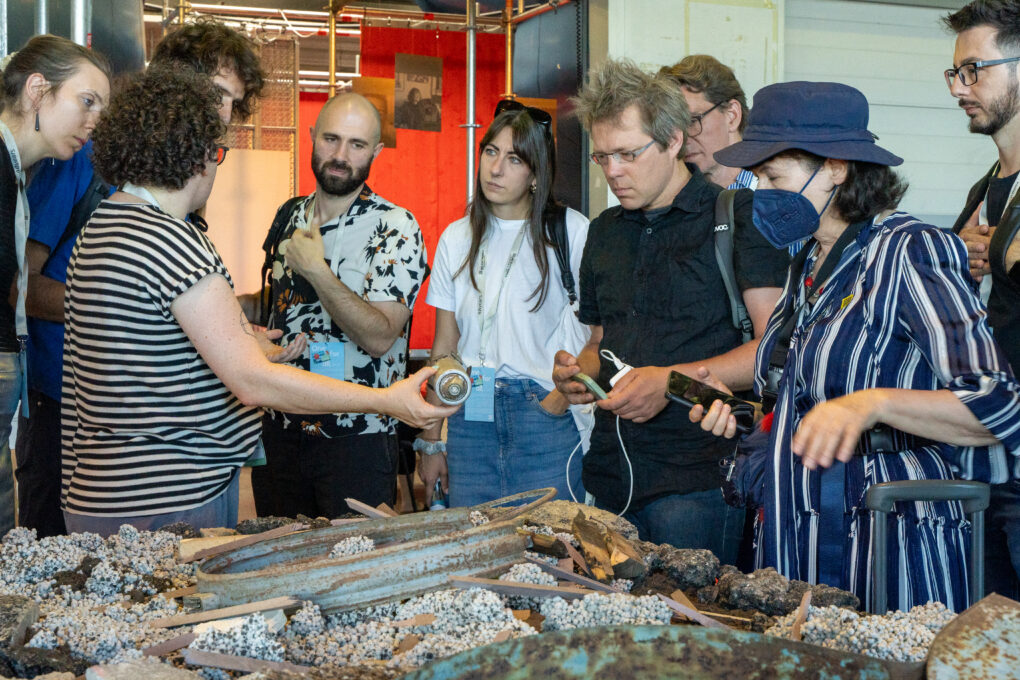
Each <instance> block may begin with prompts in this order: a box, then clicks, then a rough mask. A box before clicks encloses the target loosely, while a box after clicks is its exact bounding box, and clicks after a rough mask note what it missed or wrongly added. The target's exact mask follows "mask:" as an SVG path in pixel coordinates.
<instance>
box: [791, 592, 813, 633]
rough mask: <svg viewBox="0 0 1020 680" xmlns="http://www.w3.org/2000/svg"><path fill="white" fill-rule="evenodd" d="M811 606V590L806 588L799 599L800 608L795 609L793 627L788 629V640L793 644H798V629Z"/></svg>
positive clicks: (805, 619) (805, 618)
mask: <svg viewBox="0 0 1020 680" xmlns="http://www.w3.org/2000/svg"><path fill="white" fill-rule="evenodd" d="M810 606H811V589H810V588H808V589H807V590H805V591H804V596H803V597H801V598H800V606H798V607H797V615H796V616H795V617H793V626H792V627H791V628H790V639H791V640H793V641H794V642H800V640H801V635H800V627H801V626H803V625H804V622H805V621H807V615H808V608H809V607H810Z"/></svg>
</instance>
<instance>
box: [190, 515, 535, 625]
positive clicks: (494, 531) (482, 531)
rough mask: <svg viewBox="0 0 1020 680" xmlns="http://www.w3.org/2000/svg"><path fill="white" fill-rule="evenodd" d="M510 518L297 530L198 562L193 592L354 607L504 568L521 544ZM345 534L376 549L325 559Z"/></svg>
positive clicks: (230, 600) (223, 600) (225, 600)
mask: <svg viewBox="0 0 1020 680" xmlns="http://www.w3.org/2000/svg"><path fill="white" fill-rule="evenodd" d="M518 524H519V522H490V523H488V524H483V525H481V526H479V527H473V526H471V522H470V521H469V519H468V510H449V511H445V512H433V513H417V514H414V515H405V516H401V517H394V518H383V519H376V520H367V521H364V522H358V523H357V524H354V525H346V526H337V527H326V528H323V529H314V530H311V531H303V532H300V533H297V534H291V535H289V536H282V537H279V538H275V539H270V540H267V541H262V542H260V543H257V544H255V545H251V546H247V547H244V548H239V549H238V550H234V551H231V552H229V553H224V554H222V555H218V556H216V557H212V558H210V559H208V560H206V561H204V562H202V563H201V564H199V566H198V569H197V573H196V576H197V579H198V591H199V592H201V593H214V594H216V595H217V596H219V601H220V604H221V605H223V606H229V605H233V604H242V603H246V602H254V601H257V600H264V599H268V598H271V597H278V596H283V595H293V596H295V597H297V598H300V599H304V600H312V601H313V602H315V603H316V604H318V605H319V606H320V607H321V608H322V610H323V612H324V613H336V612H340V611H345V610H349V609H360V608H363V607H369V606H372V605H375V604H381V603H384V602H392V601H397V600H401V599H405V598H408V597H413V596H415V595H420V594H421V593H424V592H426V591H428V590H433V589H436V588H440V587H445V586H446V581H447V579H448V578H449V576H451V575H469V574H493V573H497V572H500V571H504V570H506V569H507V568H509V567H510V565H511V564H514V563H515V562H519V561H521V560H522V559H523V558H524V550H525V548H526V547H527V542H526V539H525V538H524V537H522V536H519V535H517V533H516V527H517V526H518ZM348 536H368V537H369V538H372V539H373V540H374V541H375V542H376V546H377V548H376V549H375V550H373V551H371V552H368V553H362V554H359V555H352V556H350V557H345V558H342V559H329V558H328V557H327V556H328V554H329V551H330V549H331V548H332V547H333V545H334V544H335V543H337V542H339V541H340V540H342V539H344V538H347V537H348Z"/></svg>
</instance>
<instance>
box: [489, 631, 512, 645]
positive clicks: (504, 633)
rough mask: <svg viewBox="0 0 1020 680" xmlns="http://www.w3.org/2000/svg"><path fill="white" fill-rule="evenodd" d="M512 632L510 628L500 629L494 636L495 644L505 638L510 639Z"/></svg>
mask: <svg viewBox="0 0 1020 680" xmlns="http://www.w3.org/2000/svg"><path fill="white" fill-rule="evenodd" d="M510 633H511V631H509V630H501V631H499V632H498V633H496V634H495V635H493V636H492V642H493V644H495V643H497V642H503V641H504V640H509V639H510Z"/></svg>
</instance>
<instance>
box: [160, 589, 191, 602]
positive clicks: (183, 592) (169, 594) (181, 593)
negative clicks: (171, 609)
mask: <svg viewBox="0 0 1020 680" xmlns="http://www.w3.org/2000/svg"><path fill="white" fill-rule="evenodd" d="M197 592H198V586H188V587H187V588H178V589H176V590H168V591H166V592H165V593H163V597H165V598H166V599H168V600H176V599H177V598H178V597H187V596H188V595H194V594H195V593H197Z"/></svg>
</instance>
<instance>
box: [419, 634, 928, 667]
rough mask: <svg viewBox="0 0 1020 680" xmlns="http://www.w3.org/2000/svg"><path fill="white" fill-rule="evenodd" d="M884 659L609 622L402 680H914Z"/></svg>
mask: <svg viewBox="0 0 1020 680" xmlns="http://www.w3.org/2000/svg"><path fill="white" fill-rule="evenodd" d="M922 669H923V664H911V665H906V664H890V663H886V662H882V661H879V660H877V659H870V658H868V657H865V656H860V655H857V654H847V653H843V652H838V651H835V650H831V649H826V648H824V647H818V646H815V645H809V644H806V643H800V642H791V641H789V640H782V639H779V638H774V637H766V636H764V635H759V634H757V633H746V632H742V631H734V630H718V629H714V628H694V627H691V626H611V627H605V628H582V629H577V630H569V631H560V632H555V633H545V634H543V635H533V636H529V637H524V638H518V639H514V640H508V641H506V642H500V643H497V644H493V645H487V646H485V647H479V648H477V649H473V650H469V651H467V652H463V653H461V654H458V655H456V656H453V657H450V658H447V659H442V660H439V661H434V662H432V663H431V664H429V665H427V666H425V667H423V668H421V669H420V670H418V671H415V672H414V673H410V674H408V675H406V676H404V678H405V679H406V680H455V679H456V680H483V679H484V680H528V679H531V678H540V677H550V678H553V677H554V678H596V677H600V678H613V679H614V680H627V679H629V678H719V679H724V678H725V679H726V680H729V679H730V678H740V679H741V680H766V679H768V680H773V679H786V680H800V679H804V680H808V679H810V680H817V679H818V678H826V679H828V680H837V679H840V678H842V679H845V680H851V679H852V680H920V678H923V677H924V676H923V670H922Z"/></svg>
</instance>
